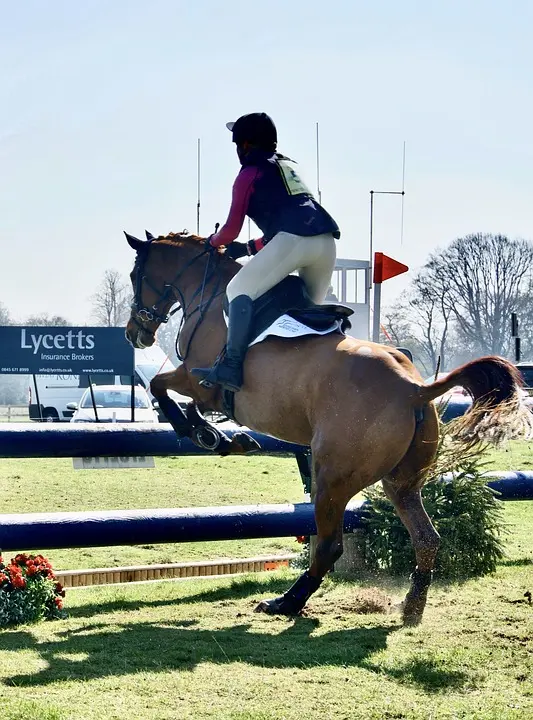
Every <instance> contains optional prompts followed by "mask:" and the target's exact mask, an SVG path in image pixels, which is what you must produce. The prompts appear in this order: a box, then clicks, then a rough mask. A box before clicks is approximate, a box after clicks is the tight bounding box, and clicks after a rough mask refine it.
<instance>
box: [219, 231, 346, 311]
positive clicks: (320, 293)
mask: <svg viewBox="0 0 533 720" xmlns="http://www.w3.org/2000/svg"><path fill="white" fill-rule="evenodd" d="M335 257H336V247H335V238H334V237H333V235H332V234H331V233H328V234H326V235H313V236H312V237H303V236H302V235H292V234H291V233H287V232H279V233H278V234H277V235H275V236H274V237H273V238H272V240H270V242H268V243H267V244H266V245H265V247H264V248H263V249H262V250H260V251H259V252H258V253H257V255H254V257H253V258H252V259H251V260H250V261H249V262H247V263H246V264H245V265H243V267H242V270H239V272H238V273H237V275H235V277H234V278H233V279H232V280H231V281H230V283H229V285H228V287H227V289H226V294H227V296H228V300H229V302H231V301H232V300H234V299H235V298H236V297H238V296H239V295H248V297H250V298H252V300H256V299H257V298H258V297H261V295H264V293H266V292H267V290H270V289H271V288H273V287H274V285H277V284H278V283H279V282H281V281H282V280H283V278H285V277H287V276H288V275H290V274H291V273H292V272H295V271H298V275H299V276H300V277H301V278H302V280H303V281H304V283H305V285H306V287H307V292H308V293H309V295H310V296H311V298H312V299H313V301H314V302H315V303H321V302H322V301H323V300H324V298H325V296H326V293H327V290H328V287H329V285H330V283H331V274H332V272H333V269H334V267H335Z"/></svg>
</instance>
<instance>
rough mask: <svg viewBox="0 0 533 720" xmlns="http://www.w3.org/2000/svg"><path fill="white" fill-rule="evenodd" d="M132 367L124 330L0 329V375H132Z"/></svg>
mask: <svg viewBox="0 0 533 720" xmlns="http://www.w3.org/2000/svg"><path fill="white" fill-rule="evenodd" d="M133 363H134V359H133V348H132V346H131V345H130V344H129V343H128V341H127V340H126V337H125V334H124V328H108V327H21V326H17V325H7V326H3V327H0V373H6V374H22V375H90V374H93V373H94V374H96V373H113V374H115V375H132V374H133Z"/></svg>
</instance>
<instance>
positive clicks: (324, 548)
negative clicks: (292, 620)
mask: <svg viewBox="0 0 533 720" xmlns="http://www.w3.org/2000/svg"><path fill="white" fill-rule="evenodd" d="M324 475H325V473H324V472H323V471H322V470H321V469H318V467H317V464H316V462H315V477H316V480H317V482H316V487H317V491H316V496H315V499H314V502H315V518H316V526H317V545H316V550H315V556H314V558H313V562H312V563H311V567H310V568H309V570H306V571H305V572H304V573H303V574H302V575H300V577H299V578H298V580H297V581H296V582H295V583H294V585H293V586H292V587H290V588H289V589H288V590H287V592H286V593H285V594H284V595H281V596H280V597H278V598H274V599H272V600H263V601H262V602H260V603H259V605H258V606H257V607H256V612H266V613H269V614H271V615H297V614H298V613H299V612H300V611H301V610H302V609H303V608H304V606H305V604H306V602H307V601H308V599H309V598H310V597H311V595H312V594H313V593H314V592H315V591H316V590H318V588H319V587H320V583H321V582H322V580H323V578H324V576H325V575H326V573H327V572H328V571H329V570H331V568H332V567H333V564H334V563H335V561H336V560H338V559H339V558H340V556H341V555H342V534H343V533H342V531H343V524H344V510H345V509H346V505H347V503H348V500H349V499H350V497H351V496H352V495H353V493H352V492H348V491H347V488H346V487H345V483H332V482H331V478H330V477H329V478H328V480H327V481H326V482H324Z"/></svg>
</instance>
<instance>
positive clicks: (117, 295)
mask: <svg viewBox="0 0 533 720" xmlns="http://www.w3.org/2000/svg"><path fill="white" fill-rule="evenodd" d="M130 296H131V290H130V286H129V284H128V283H126V282H125V280H124V278H123V277H122V275H121V274H120V273H119V272H118V271H117V270H106V271H105V273H104V277H103V279H102V282H101V283H100V286H99V287H98V290H97V291H96V292H95V294H94V295H93V296H92V301H93V316H94V317H95V318H96V321H97V322H98V324H99V325H104V326H105V327H121V326H122V325H125V324H126V321H127V319H128V315H129V304H130Z"/></svg>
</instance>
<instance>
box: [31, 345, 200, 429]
mask: <svg viewBox="0 0 533 720" xmlns="http://www.w3.org/2000/svg"><path fill="white" fill-rule="evenodd" d="M174 369H175V366H174V365H173V364H172V362H171V361H170V360H169V359H168V358H167V356H166V354H165V353H164V352H163V350H161V348H160V347H159V346H157V345H154V346H152V347H151V348H145V349H144V350H135V384H136V385H142V386H143V387H144V388H145V389H146V390H147V392H148V394H149V395H150V398H151V399H152V400H153V396H152V394H151V393H150V380H151V379H152V378H153V377H154V375H157V374H158V373H160V372H161V373H162V372H169V371H171V370H174ZM36 380H37V391H38V392H36V390H35V384H34V379H33V376H30V387H29V413H30V420H39V419H40V417H41V414H42V418H43V420H47V421H48V422H61V421H63V422H68V421H69V420H70V418H71V417H72V415H73V413H74V411H73V410H70V409H68V408H67V405H68V403H73V402H79V401H80V399H81V396H82V395H83V393H84V392H85V390H86V389H87V388H88V387H89V378H88V376H87V375H37V376H36ZM91 382H92V383H93V384H95V385H131V377H130V376H129V375H111V374H108V373H102V374H95V375H91ZM169 394H170V395H171V397H172V399H173V400H174V401H175V402H177V403H178V404H179V405H182V406H183V405H185V404H187V403H188V402H190V398H188V397H185V396H184V395H180V394H179V393H175V392H173V391H170V393H169ZM37 395H38V396H39V403H40V406H41V414H40V413H39V406H38V404H37Z"/></svg>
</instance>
